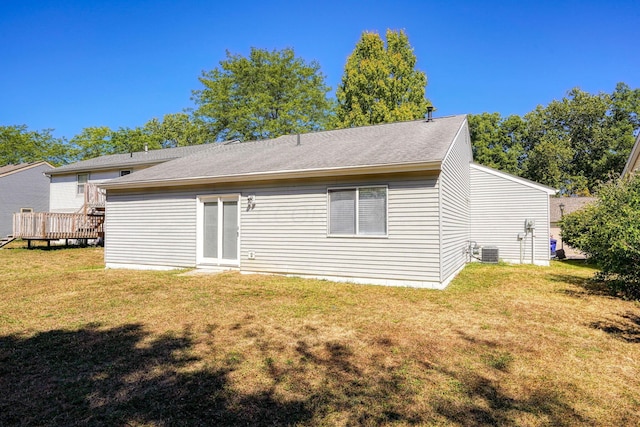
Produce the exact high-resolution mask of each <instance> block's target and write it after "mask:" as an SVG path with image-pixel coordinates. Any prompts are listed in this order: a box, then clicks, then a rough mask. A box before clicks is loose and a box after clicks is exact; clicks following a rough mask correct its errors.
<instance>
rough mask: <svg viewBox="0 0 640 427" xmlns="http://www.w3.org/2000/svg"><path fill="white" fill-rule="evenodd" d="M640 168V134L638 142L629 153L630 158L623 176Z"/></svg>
mask: <svg viewBox="0 0 640 427" xmlns="http://www.w3.org/2000/svg"><path fill="white" fill-rule="evenodd" d="M638 169H640V134H638V137H637V138H636V143H635V144H634V146H633V148H632V149H631V154H630V155H629V160H627V164H626V165H625V166H624V170H623V171H622V176H623V177H624V176H626V175H627V174H630V173H633V172H635V171H637V170H638Z"/></svg>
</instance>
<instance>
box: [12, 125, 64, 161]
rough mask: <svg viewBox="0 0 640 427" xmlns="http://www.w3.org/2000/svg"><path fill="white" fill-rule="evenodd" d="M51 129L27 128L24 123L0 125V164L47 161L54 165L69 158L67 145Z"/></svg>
mask: <svg viewBox="0 0 640 427" xmlns="http://www.w3.org/2000/svg"><path fill="white" fill-rule="evenodd" d="M51 132H52V130H51V129H44V130H41V131H33V130H29V129H28V128H27V126H26V125H11V126H0V166H4V165H7V164H18V163H28V162H39V161H43V160H44V161H48V162H49V163H51V164H52V165H54V166H58V165H61V164H64V163H66V162H67V161H68V160H69V157H70V152H69V146H68V145H67V144H66V141H65V140H64V139H62V138H56V137H54V136H53V135H52V134H51Z"/></svg>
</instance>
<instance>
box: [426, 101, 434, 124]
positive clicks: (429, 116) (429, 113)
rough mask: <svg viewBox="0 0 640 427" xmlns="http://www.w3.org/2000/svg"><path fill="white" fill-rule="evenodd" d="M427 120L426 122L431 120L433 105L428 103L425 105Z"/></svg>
mask: <svg viewBox="0 0 640 427" xmlns="http://www.w3.org/2000/svg"><path fill="white" fill-rule="evenodd" d="M427 121H428V122H432V121H433V106H432V105H429V106H428V107H427Z"/></svg>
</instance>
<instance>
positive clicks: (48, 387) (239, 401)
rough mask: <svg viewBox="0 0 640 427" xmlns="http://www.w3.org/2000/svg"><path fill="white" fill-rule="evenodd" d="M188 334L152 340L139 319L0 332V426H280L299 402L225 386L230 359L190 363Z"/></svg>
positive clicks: (291, 418) (300, 416)
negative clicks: (108, 325)
mask: <svg viewBox="0 0 640 427" xmlns="http://www.w3.org/2000/svg"><path fill="white" fill-rule="evenodd" d="M191 345H192V341H191V338H190V337H189V334H188V332H185V333H184V334H183V335H181V336H169V335H167V336H162V337H159V338H156V339H151V338H150V337H149V336H148V334H147V333H145V332H144V330H143V328H142V326H141V325H138V324H131V325H126V326H122V327H118V328H113V329H101V328H100V327H99V325H88V326H86V327H84V328H82V329H80V330H73V331H68V330H53V331H48V332H43V333H39V334H37V335H35V336H32V337H20V336H16V335H9V336H3V337H0V390H2V393H0V425H12V426H28V425H54V426H74V425H130V424H157V425H284V424H289V423H299V422H303V421H305V420H306V419H308V418H309V417H310V416H311V413H310V412H309V411H307V410H306V409H305V405H304V402H302V401H289V402H282V401H280V400H279V399H276V398H274V397H273V396H271V395H269V394H265V393H255V394H251V393H249V394H238V393H234V392H233V390H232V389H231V388H230V387H229V380H228V375H229V373H230V372H231V371H232V370H233V366H232V365H223V366H217V367H210V368H204V369H198V370H190V369H184V368H187V367H188V366H189V365H190V364H192V363H193V362H194V359H193V358H192V357H190V356H189V355H188V354H189V351H188V350H189V348H190V347H191Z"/></svg>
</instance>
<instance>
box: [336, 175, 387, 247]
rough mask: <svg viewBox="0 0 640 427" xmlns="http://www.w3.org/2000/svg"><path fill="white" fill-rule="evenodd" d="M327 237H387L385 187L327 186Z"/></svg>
mask: <svg viewBox="0 0 640 427" xmlns="http://www.w3.org/2000/svg"><path fill="white" fill-rule="evenodd" d="M328 200H329V233H328V234H329V235H330V236H386V235H387V187H382V186H376V187H353V188H336V189H329V191H328Z"/></svg>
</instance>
